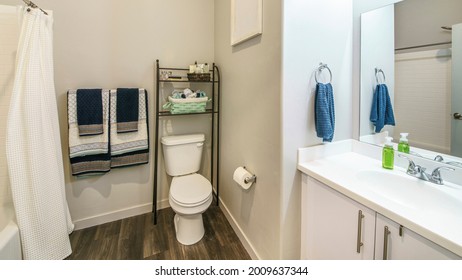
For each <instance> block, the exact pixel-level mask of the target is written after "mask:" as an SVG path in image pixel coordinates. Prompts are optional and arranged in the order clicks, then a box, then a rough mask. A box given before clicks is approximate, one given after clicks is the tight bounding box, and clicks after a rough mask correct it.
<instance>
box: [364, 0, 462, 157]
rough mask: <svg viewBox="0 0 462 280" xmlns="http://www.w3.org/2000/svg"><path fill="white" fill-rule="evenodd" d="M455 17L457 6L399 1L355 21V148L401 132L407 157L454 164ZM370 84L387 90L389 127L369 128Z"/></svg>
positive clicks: (460, 38) (461, 146) (460, 27)
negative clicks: (357, 65) (357, 92)
mask: <svg viewBox="0 0 462 280" xmlns="http://www.w3.org/2000/svg"><path fill="white" fill-rule="evenodd" d="M461 11H462V1H461V0H404V1H401V2H398V3H396V4H392V5H389V6H385V7H382V8H379V9H376V10H373V11H369V12H367V13H363V14H362V15H361V104H360V110H361V112H360V140H361V141H366V142H369V143H372V144H378V145H380V144H383V143H384V137H385V136H387V135H388V136H391V137H393V142H395V143H397V142H398V141H399V139H400V133H409V137H408V139H409V144H410V146H411V153H414V154H416V155H422V156H425V157H428V158H432V157H434V156H435V155H437V154H440V155H443V158H444V157H446V156H447V157H449V158H451V160H454V158H455V157H456V160H457V161H459V162H462V13H461ZM377 84H385V85H386V87H387V88H388V96H389V97H390V101H391V108H392V110H393V113H394V122H395V125H394V126H393V125H385V126H383V127H381V125H374V124H373V122H372V121H371V111H372V108H373V106H372V104H373V102H376V101H377V100H376V99H375V98H376V97H375V96H374V92H375V91H376V89H377ZM382 94H383V92H382ZM376 96H377V95H376ZM378 96H380V95H378ZM379 104H381V103H379ZM374 108H379V111H380V112H382V111H385V113H387V112H389V109H388V107H387V106H385V107H383V106H379V107H374ZM374 110H375V109H374ZM380 112H379V114H380ZM373 114H374V116H376V114H375V112H373ZM382 115H383V113H382ZM387 118H388V119H390V118H389V117H385V123H387ZM377 123H380V122H376V123H375V124H377ZM388 123H391V122H390V120H388ZM413 148H414V149H413ZM430 151H431V152H430ZM427 152H428V153H427ZM440 160H441V159H440Z"/></svg>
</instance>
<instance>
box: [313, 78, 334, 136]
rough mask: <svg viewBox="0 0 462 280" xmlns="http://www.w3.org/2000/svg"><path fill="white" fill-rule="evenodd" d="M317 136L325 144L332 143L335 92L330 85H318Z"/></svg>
mask: <svg viewBox="0 0 462 280" xmlns="http://www.w3.org/2000/svg"><path fill="white" fill-rule="evenodd" d="M314 106H315V108H314V109H315V115H314V122H315V126H316V134H317V136H318V137H320V138H322V140H323V142H332V139H333V138H334V129H335V109H334V90H333V88H332V85H331V84H330V83H328V84H321V83H318V84H317V85H316V95H315V99H314Z"/></svg>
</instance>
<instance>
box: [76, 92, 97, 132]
mask: <svg viewBox="0 0 462 280" xmlns="http://www.w3.org/2000/svg"><path fill="white" fill-rule="evenodd" d="M101 92H102V90H101V89H78V90H77V123H78V124H79V125H78V128H79V135H80V136H85V135H96V134H102V133H103V104H102V98H101V94H102V93H101Z"/></svg>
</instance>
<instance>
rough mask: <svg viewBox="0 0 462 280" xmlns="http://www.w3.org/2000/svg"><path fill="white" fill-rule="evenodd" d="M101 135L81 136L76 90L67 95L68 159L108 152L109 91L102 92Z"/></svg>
mask: <svg viewBox="0 0 462 280" xmlns="http://www.w3.org/2000/svg"><path fill="white" fill-rule="evenodd" d="M100 99H101V100H100V101H101V104H102V117H103V118H102V123H101V124H102V128H103V129H102V131H103V133H102V134H96V135H88V136H81V135H80V131H79V125H78V122H77V119H78V105H77V103H78V101H77V90H69V91H68V94H67V111H68V124H69V157H70V158H71V159H72V158H75V157H81V156H89V155H96V154H106V153H108V152H109V90H102V92H101V95H100Z"/></svg>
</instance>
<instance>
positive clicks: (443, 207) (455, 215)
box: [298, 140, 462, 256]
mask: <svg viewBox="0 0 462 280" xmlns="http://www.w3.org/2000/svg"><path fill="white" fill-rule="evenodd" d="M326 149H327V150H328V151H327V152H326V151H325V150H326ZM366 149H369V148H367V147H366ZM310 153H311V154H310ZM364 153H367V151H366V152H365V151H361V152H358V144H356V143H354V140H350V141H344V143H343V144H342V143H341V144H334V145H332V146H331V147H329V146H328V145H321V146H316V147H312V148H304V149H300V150H299V164H298V169H299V170H300V171H302V172H303V173H305V174H307V175H309V176H311V177H313V178H315V179H316V180H318V181H320V182H322V183H324V184H326V185H328V186H329V187H331V188H333V189H335V190H337V191H339V192H341V193H343V194H344V195H346V196H348V197H350V198H352V199H353V200H356V201H357V202H359V203H361V204H363V205H364V206H366V207H368V208H370V209H372V210H374V211H376V212H378V213H380V214H382V215H384V216H386V217H388V218H390V219H392V220H394V221H395V222H397V223H399V224H401V225H403V226H404V227H406V228H408V229H410V230H412V231H414V232H416V233H418V234H420V235H422V236H423V237H425V238H427V239H429V240H431V241H433V242H435V243H436V244H438V245H440V246H442V247H443V248H446V249H448V250H449V251H452V252H454V253H455V254H457V255H459V256H462V188H461V187H460V186H459V185H455V184H452V183H445V185H436V184H433V183H429V182H425V181H423V180H419V179H417V178H414V177H412V176H409V175H407V174H405V170H404V169H403V168H400V167H397V166H395V169H394V170H386V169H383V168H382V165H381V164H382V162H381V161H380V160H377V159H374V158H372V157H369V156H366V155H364ZM375 153H376V151H375ZM362 172H370V173H369V174H373V176H375V175H374V174H377V177H380V176H381V175H383V176H384V178H385V179H388V178H393V179H395V178H396V179H398V180H393V182H390V183H393V184H395V187H394V188H393V189H390V192H388V191H387V190H386V191H385V192H386V193H385V192H384V191H382V190H383V189H382V190H380V189H377V188H376V187H375V186H374V184H382V182H378V181H377V180H370V181H368V180H367V179H366V180H365V179H364V177H361V176H360V175H361V174H363V173H362ZM389 176H391V177H389ZM394 176H396V177H394ZM368 178H370V177H368ZM373 181H375V182H373ZM401 182H405V183H406V184H408V185H409V186H412V187H407V186H406V185H403V186H402V190H403V192H402V193H400V192H401V186H400V187H396V184H401ZM387 183H388V182H387ZM382 185H383V184H382Z"/></svg>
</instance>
